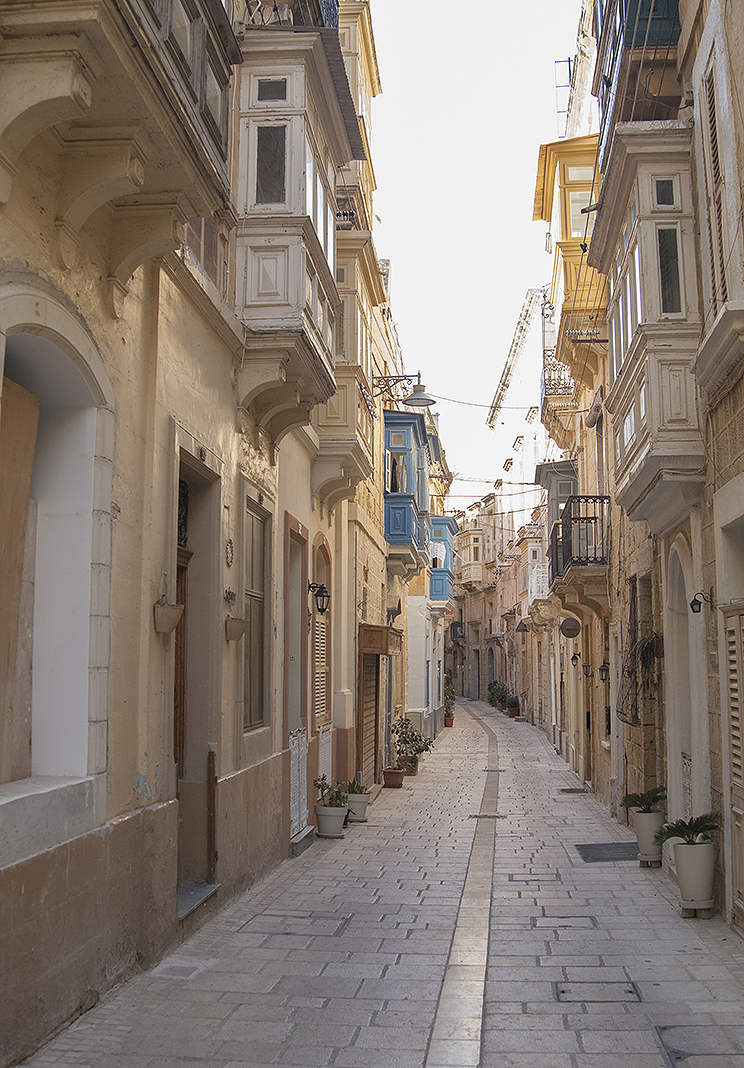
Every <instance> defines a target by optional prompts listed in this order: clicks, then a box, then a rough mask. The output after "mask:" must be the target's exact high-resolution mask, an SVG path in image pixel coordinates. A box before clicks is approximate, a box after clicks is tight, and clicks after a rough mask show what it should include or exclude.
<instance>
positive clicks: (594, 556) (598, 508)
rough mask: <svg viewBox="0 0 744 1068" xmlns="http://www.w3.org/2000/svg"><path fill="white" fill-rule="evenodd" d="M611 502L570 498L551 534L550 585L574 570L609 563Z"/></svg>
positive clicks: (595, 497) (582, 497) (601, 499)
mask: <svg viewBox="0 0 744 1068" xmlns="http://www.w3.org/2000/svg"><path fill="white" fill-rule="evenodd" d="M609 555H610V498H609V497H604V496H575V497H569V498H568V500H567V501H566V504H565V507H564V509H563V511H562V512H561V518H560V519H559V520H558V521H557V522H555V523H554V524H553V529H552V530H551V532H550V582H551V584H552V583H553V582H554V581H555V579H557V578H560V577H561V576H562V575H564V574H565V573H566V572H567V571H568V569H569V568H571V567H590V566H593V565H601V564H607V563H609Z"/></svg>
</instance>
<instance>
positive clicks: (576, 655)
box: [571, 653, 579, 667]
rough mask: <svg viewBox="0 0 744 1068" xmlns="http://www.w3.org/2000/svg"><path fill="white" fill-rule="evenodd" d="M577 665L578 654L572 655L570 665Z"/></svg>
mask: <svg viewBox="0 0 744 1068" xmlns="http://www.w3.org/2000/svg"><path fill="white" fill-rule="evenodd" d="M578 663H579V654H578V653H574V655H573V656H572V657H571V665H572V666H573V667H576V666H577V665H578Z"/></svg>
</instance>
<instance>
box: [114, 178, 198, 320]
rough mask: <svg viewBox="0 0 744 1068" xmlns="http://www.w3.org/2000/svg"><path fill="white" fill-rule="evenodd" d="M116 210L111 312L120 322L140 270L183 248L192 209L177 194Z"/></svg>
mask: <svg viewBox="0 0 744 1068" xmlns="http://www.w3.org/2000/svg"><path fill="white" fill-rule="evenodd" d="M112 207H113V211H114V220H113V226H112V233H111V258H110V267H111V273H110V275H109V278H108V284H109V302H110V307H111V312H112V314H113V315H114V317H115V318H117V319H118V318H120V317H121V315H122V305H123V298H124V297H125V296H126V294H127V292H128V283H129V280H130V278H131V277H132V275H133V274H134V272H135V271H136V270H137V268H138V267H140V266H141V265H142V264H143V263H145V262H146V261H147V260H150V259H153V258H154V257H157V256H165V255H166V253H168V252H175V251H176V249H177V248H179V247H180V246H181V245H182V244H183V241H184V238H185V233H186V230H185V227H186V222H187V220H188V218H189V209H188V206H187V205H186V203H185V201H184V198H183V197H182V196H181V194H177V193H155V194H152V195H148V196H137V197H135V198H132V199H131V200H129V201H126V202H122V201H120V202H119V203H115V204H113V205H112ZM192 214H193V213H192Z"/></svg>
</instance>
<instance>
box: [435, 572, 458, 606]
mask: <svg viewBox="0 0 744 1068" xmlns="http://www.w3.org/2000/svg"><path fill="white" fill-rule="evenodd" d="M454 596H455V576H454V574H453V573H452V572H451V571H450V570H449V569H448V568H446V567H433V568H432V569H431V579H430V580H429V600H430V601H453V600H454Z"/></svg>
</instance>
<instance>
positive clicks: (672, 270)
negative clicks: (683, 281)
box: [658, 228, 682, 314]
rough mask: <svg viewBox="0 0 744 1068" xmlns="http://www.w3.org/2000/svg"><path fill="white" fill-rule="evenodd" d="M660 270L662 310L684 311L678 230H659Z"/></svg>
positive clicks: (671, 312)
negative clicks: (680, 278) (680, 279)
mask: <svg viewBox="0 0 744 1068" xmlns="http://www.w3.org/2000/svg"><path fill="white" fill-rule="evenodd" d="M658 241H659V271H660V274H661V310H662V312H665V313H667V314H673V313H674V312H681V311H682V292H681V289H680V282H679V251H678V248H677V230H676V228H675V229H672V230H666V229H664V230H661V229H660V230H659V231H658Z"/></svg>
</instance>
